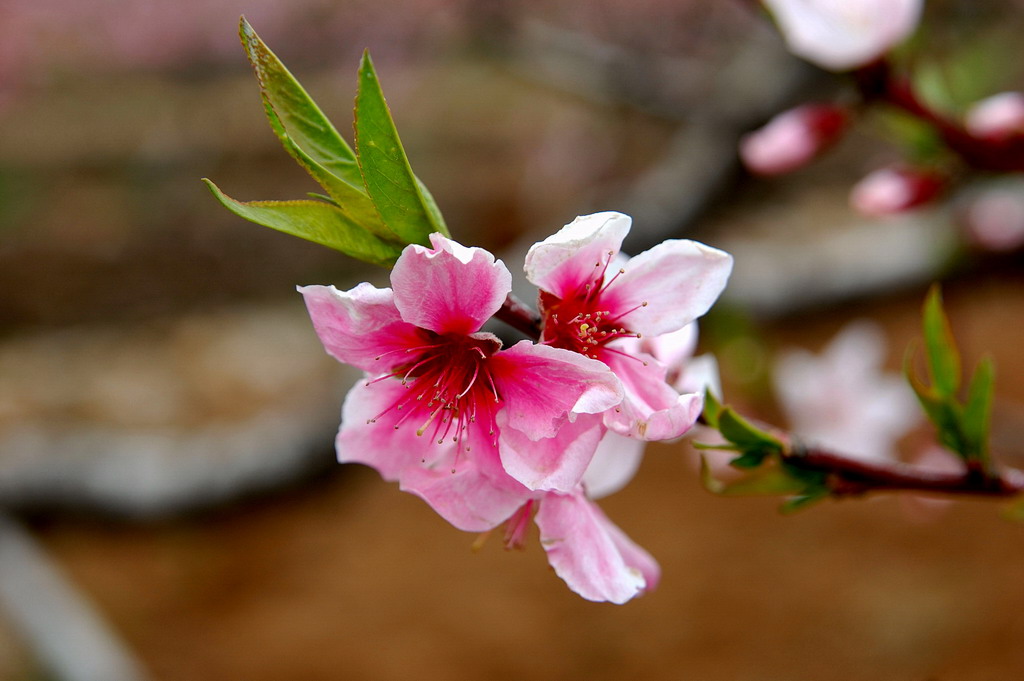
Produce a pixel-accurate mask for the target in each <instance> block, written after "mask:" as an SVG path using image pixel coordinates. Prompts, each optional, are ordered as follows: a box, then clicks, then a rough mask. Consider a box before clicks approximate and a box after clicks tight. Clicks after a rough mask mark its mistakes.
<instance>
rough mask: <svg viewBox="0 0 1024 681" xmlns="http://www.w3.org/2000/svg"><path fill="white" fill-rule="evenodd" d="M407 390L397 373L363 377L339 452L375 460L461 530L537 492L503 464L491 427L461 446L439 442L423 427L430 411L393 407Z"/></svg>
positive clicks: (350, 400)
mask: <svg viewBox="0 0 1024 681" xmlns="http://www.w3.org/2000/svg"><path fill="white" fill-rule="evenodd" d="M407 395H408V393H407V390H406V388H404V387H403V386H402V384H401V383H400V382H399V381H397V380H394V381H391V380H387V381H381V382H378V383H373V384H371V385H366V383H365V382H362V381H361V382H359V383H357V384H356V386H355V387H354V388H353V389H352V390H351V391H350V392H349V394H348V396H347V397H346V398H345V406H344V408H343V410H342V425H341V430H340V431H339V432H338V437H337V440H336V444H337V450H338V460H339V461H341V462H342V463H362V464H366V465H368V466H372V467H373V468H375V469H376V470H377V471H378V472H379V473H380V474H381V476H382V477H383V478H384V479H385V480H391V481H395V480H397V481H398V482H399V483H400V485H401V488H402V490H403V491H406V492H411V493H413V494H415V495H417V496H418V497H420V498H421V499H423V500H424V501H426V502H427V503H428V504H430V506H431V507H433V509H434V510H435V511H437V513H438V514H439V515H441V517H443V518H444V519H445V520H447V521H448V522H450V523H451V524H452V525H454V526H455V527H457V528H459V529H461V530H468V531H472V532H481V531H483V530H488V529H491V528H492V527H494V526H496V525H498V524H499V523H501V522H502V521H504V520H505V519H506V518H508V516H510V515H511V514H512V513H513V512H514V511H515V510H516V509H517V508H519V506H521V505H522V504H523V503H524V502H525V501H526V500H527V499H528V498H529V497H530V496H531V493H530V492H529V490H527V489H526V488H525V487H523V486H522V485H520V484H519V483H518V482H516V481H515V480H513V479H512V478H510V477H509V476H508V475H507V474H506V473H505V471H504V470H503V469H502V467H501V462H500V461H499V460H498V454H497V451H496V450H495V448H494V447H493V446H487V443H488V441H489V440H491V438H490V437H489V436H488V435H487V434H486V433H474V434H473V436H472V437H467V438H466V439H465V440H464V442H465V441H470V442H472V443H473V447H472V449H471V451H469V452H466V451H461V452H460V451H457V449H456V445H455V443H453V442H451V441H450V440H446V441H445V442H444V443H443V444H438V443H437V441H436V440H434V439H433V438H431V437H430V435H429V434H428V433H424V434H423V435H417V429H418V427H419V426H420V425H421V423H422V422H423V418H422V417H423V414H422V413H420V414H415V413H414V414H413V415H412V417H411V418H410V417H408V416H406V410H402V411H398V410H397V409H391V410H389V411H385V410H387V409H388V407H391V406H392V405H395V404H397V403H398V402H399V401H400V400H402V399H403V398H405V397H407ZM382 412H384V413H382ZM371 420H372V421H373V422H371V423H368V421H371ZM396 426H397V427H396ZM453 470H454V471H455V472H454V473H453V472H452V471H453Z"/></svg>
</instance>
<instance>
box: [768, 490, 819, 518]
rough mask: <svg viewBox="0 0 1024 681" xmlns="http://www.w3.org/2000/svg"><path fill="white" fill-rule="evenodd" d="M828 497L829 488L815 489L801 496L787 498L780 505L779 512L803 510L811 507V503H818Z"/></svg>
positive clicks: (787, 513)
mask: <svg viewBox="0 0 1024 681" xmlns="http://www.w3.org/2000/svg"><path fill="white" fill-rule="evenodd" d="M827 497H828V490H827V489H822V490H814V491H812V492H809V493H807V494H801V495H799V496H796V497H793V498H792V499H787V500H786V501H785V502H784V503H783V504H782V506H780V507H779V512H780V513H783V514H785V515H789V514H791V513H796V512H797V511H802V510H804V509H805V508H807V507H809V506H810V505H812V504H816V503H818V502H819V501H822V500H824V499H825V498H827Z"/></svg>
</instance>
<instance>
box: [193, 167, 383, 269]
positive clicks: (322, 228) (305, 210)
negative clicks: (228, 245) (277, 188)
mask: <svg viewBox="0 0 1024 681" xmlns="http://www.w3.org/2000/svg"><path fill="white" fill-rule="evenodd" d="M203 181H204V182H206V184H207V186H208V187H209V188H210V191H211V192H213V195H214V196H215V197H217V200H218V201H220V202H221V204H223V205H224V207H225V208H227V209H228V210H230V211H231V212H232V213H234V214H235V215H238V216H239V217H242V218H245V219H246V220H250V221H252V222H255V223H257V224H260V225H263V226H264V227H270V228H271V229H276V230H278V231H280V232H285V233H286V234H291V235H293V236H297V237H300V238H302V239H307V240H309V241H313V242H315V243H318V244H321V245H323V246H327V247H329V248H333V249H335V250H338V251H341V252H342V253H345V254H346V255H350V256H352V257H353V258H357V259H359V260H363V261H365V262H368V263H372V264H374V265H383V266H390V265H393V264H394V262H395V260H397V259H398V256H399V255H400V254H401V252H402V248H401V246H399V245H398V244H395V243H392V242H388V241H383V240H381V239H379V238H377V237H376V236H374V235H373V234H371V233H370V232H368V231H366V230H365V229H363V228H362V227H360V226H359V225H356V224H354V223H353V222H352V221H351V220H350V219H349V218H348V216H346V215H345V213H343V212H342V211H341V210H340V209H339V208H338V207H337V206H334V205H332V204H330V203H323V202H321V201H250V202H243V201H236V200H235V199H232V198H231V197H229V196H227V195H226V194H224V192H222V191H221V190H220V189H219V188H218V187H217V186H216V185H215V184H214V183H213V182H211V181H210V180H207V179H205V178H204V180H203Z"/></svg>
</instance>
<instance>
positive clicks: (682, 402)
mask: <svg viewBox="0 0 1024 681" xmlns="http://www.w3.org/2000/svg"><path fill="white" fill-rule="evenodd" d="M629 228H630V218H629V217H628V216H626V215H622V214H621V213H596V214H594V215H587V216H583V217H579V218H576V220H575V221H573V222H572V223H570V224H568V225H566V226H565V227H563V228H562V229H561V230H559V231H558V232H557V233H556V234H554V235H552V236H551V237H548V238H547V239H545V240H544V241H542V242H540V243H538V244H535V245H534V246H533V247H532V248H531V249H530V251H529V253H528V254H527V256H526V266H525V269H526V276H527V278H528V279H529V280H530V281H531V282H533V283H534V284H535V285H537V287H538V288H540V308H541V314H542V316H543V320H544V326H543V334H542V338H541V341H542V342H543V343H545V344H547V345H551V346H554V347H557V348H564V349H567V350H572V351H574V352H577V353H579V354H581V355H584V356H587V357H591V358H594V359H597V360H600V361H601V362H603V363H605V364H606V365H608V366H609V367H610V368H611V369H612V371H614V372H615V375H616V376H618V377H619V379H620V380H621V381H622V385H623V389H624V395H625V396H624V398H623V400H622V403H621V404H619V405H617V406H616V407H615V408H613V409H609V410H607V411H605V412H604V414H603V418H602V424H603V426H604V427H606V428H609V429H611V430H613V431H614V432H617V433H619V434H620V435H626V436H629V437H635V438H639V439H643V440H665V439H671V438H674V437H678V436H680V435H682V434H683V433H684V432H686V431H687V430H688V429H689V428H690V427H691V426H692V425H693V423H694V422H695V420H696V419H697V417H698V416H699V414H700V411H701V409H702V407H703V399H702V396H701V395H700V394H698V393H687V394H682V395H680V394H679V393H678V392H676V390H674V389H673V388H672V387H671V386H670V385H669V384H668V383H667V381H666V378H667V368H666V367H665V365H664V364H662V363H661V362H659V361H657V360H656V359H655V358H654V357H652V356H651V355H650V354H648V353H647V352H644V351H643V350H642V349H638V348H637V347H636V346H635V341H636V339H639V338H654V337H657V336H660V335H662V334H666V333H671V332H674V331H678V330H679V329H682V328H683V327H684V326H686V325H687V324H689V323H691V322H692V321H693V320H694V319H696V318H697V317H699V316H701V315H703V314H704V313H705V312H707V310H708V309H709V308H710V307H711V305H712V303H714V301H715V300H716V299H717V298H718V296H719V294H720V293H721V292H722V289H723V288H724V287H725V283H726V281H727V280H728V277H729V273H730V272H731V270H732V257H731V256H730V255H728V254H727V253H724V252H722V251H719V250H717V249H714V248H711V247H709V246H705V245H704V244H700V243H697V242H695V241H688V240H669V241H665V242H663V243H661V244H659V245H657V246H655V247H654V248H652V249H650V250H648V251H645V252H644V253H641V254H640V255H638V256H635V257H633V258H629V259H627V258H626V257H624V256H622V255H620V253H619V249H620V247H621V244H622V240H623V238H624V237H625V236H626V234H627V233H628V231H629ZM563 491H564V490H563Z"/></svg>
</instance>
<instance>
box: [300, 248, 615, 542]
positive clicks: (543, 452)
mask: <svg viewBox="0 0 1024 681" xmlns="http://www.w3.org/2000/svg"><path fill="white" fill-rule="evenodd" d="M431 244H432V245H433V248H432V249H428V248H425V247H422V246H417V245H411V246H409V247H407V248H406V249H405V251H403V253H402V255H401V257H400V258H399V259H398V262H397V263H396V264H395V267H394V269H393V271H392V273H391V283H392V286H393V289H378V288H375V287H373V286H371V285H370V284H367V283H363V284H360V285H359V286H356V287H355V288H354V289H352V290H350V291H344V292H343V291H338V290H337V289H335V288H334V287H333V286H331V287H325V286H307V287H304V288H301V289H300V291H301V292H302V294H303V295H304V296H305V299H306V305H307V307H308V309H309V312H310V316H311V318H312V320H313V325H314V327H315V329H316V332H317V334H318V335H319V337H320V340H321V341H322V342H323V344H324V346H325V348H326V349H327V351H328V353H330V354H331V355H332V356H334V357H335V358H336V359H338V360H339V361H342V362H345V363H348V364H352V365H353V366H356V367H358V368H360V369H363V370H364V371H366V372H367V379H366V380H365V381H361V382H360V383H358V384H357V385H356V386H355V387H354V388H353V389H352V390H351V391H350V393H349V395H348V397H347V398H346V400H345V405H344V408H343V411H342V425H341V429H340V431H339V433H338V438H337V443H336V444H337V449H338V459H339V460H340V461H342V462H350V461H352V462H359V463H364V464H367V465H370V466H373V467H374V468H376V469H377V470H378V471H379V472H380V473H381V475H382V476H383V477H384V478H386V479H388V480H397V481H399V483H400V484H401V487H402V489H404V490H406V491H409V492H412V493H414V494H417V495H418V496H420V497H422V498H423V499H424V500H426V501H427V502H428V503H429V504H430V505H431V506H432V507H433V508H434V509H435V510H436V511H437V512H438V513H440V514H441V515H442V516H443V517H444V518H445V519H446V520H448V521H449V522H451V523H452V524H453V525H455V526H456V527H459V528H461V529H464V530H472V531H480V530H486V529H490V528H493V527H495V526H496V525H497V524H499V523H501V522H503V521H504V520H506V519H507V518H508V517H509V516H510V515H511V514H512V513H513V512H514V511H515V510H516V509H517V508H519V507H520V506H521V505H522V504H523V503H524V502H525V501H527V500H528V499H530V498H531V497H532V496H534V495H533V493H532V492H531V491H530V490H529V489H527V487H525V486H524V485H523V484H522V483H521V482H520V481H518V480H516V479H515V478H514V477H512V476H510V475H509V474H508V473H507V472H506V465H505V461H504V456H503V454H502V452H501V451H500V448H499V439H500V438H501V436H502V432H503V431H508V432H509V433H510V434H513V433H514V434H515V436H516V437H517V443H518V447H517V449H516V451H515V452H514V453H513V454H512V455H511V457H512V459H513V462H514V459H515V457H534V458H538V459H543V460H545V461H548V462H549V465H551V466H552V467H554V468H558V466H559V465H560V463H559V452H560V451H562V450H561V448H562V447H563V445H564V442H565V440H566V439H571V438H566V437H563V438H561V439H557V440H556V439H555V436H556V435H557V434H559V432H560V430H561V429H562V428H563V427H564V426H572V425H573V423H572V422H573V419H574V418H575V415H577V414H596V413H601V412H603V411H605V410H607V409H609V408H611V407H612V406H614V405H615V404H617V403H618V402H619V401H620V400H621V397H622V392H621V387H620V384H619V382H618V380H616V378H615V376H614V375H613V374H612V373H611V372H610V371H609V370H608V368H607V367H606V366H604V365H603V364H601V363H600V362H597V361H594V360H593V359H589V358H586V357H583V356H581V355H579V354H577V353H573V352H568V351H565V350H560V349H557V348H552V347H545V346H541V345H534V344H532V343H530V342H529V341H522V342H520V343H517V344H516V345H514V346H512V347H510V348H507V349H501V343H500V341H499V340H498V339H497V338H496V337H495V336H493V335H491V334H488V333H481V332H480V327H481V326H482V325H483V323H484V322H485V321H486V320H487V319H489V318H490V317H491V315H493V314H494V313H495V312H496V311H497V310H498V308H499V307H500V306H501V304H502V302H503V301H504V299H505V296H506V295H507V294H508V292H509V290H510V288H511V275H510V274H509V272H508V270H507V269H506V268H505V266H504V265H503V264H502V263H501V262H500V261H495V259H494V256H493V255H491V254H490V253H488V252H487V251H484V250H482V249H479V248H466V247H465V246H462V245H460V244H458V243H456V242H454V241H451V240H450V239H446V238H444V237H442V236H440V235H438V234H433V235H431ZM583 435H585V430H584V431H583V433H582V434H581V435H580V437H582V436H583ZM584 444H585V443H584ZM594 446H595V447H596V440H595V441H594ZM583 448H585V447H583V445H581V446H580V447H578V448H577V449H583ZM591 455H592V452H583V454H582V456H584V458H586V460H587V461H589V458H590V456H591ZM584 466H585V464H584Z"/></svg>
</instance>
